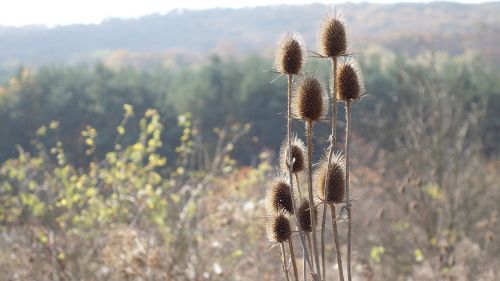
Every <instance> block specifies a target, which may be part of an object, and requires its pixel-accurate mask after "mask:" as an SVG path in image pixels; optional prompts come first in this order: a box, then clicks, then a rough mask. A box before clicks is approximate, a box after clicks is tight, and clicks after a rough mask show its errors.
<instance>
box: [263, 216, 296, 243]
mask: <svg viewBox="0 0 500 281" xmlns="http://www.w3.org/2000/svg"><path fill="white" fill-rule="evenodd" d="M267 235H268V237H269V239H270V240H271V241H273V242H276V243H283V242H285V241H288V240H289V239H290V238H291V237H292V229H291V227H290V220H288V218H287V217H286V216H285V215H284V214H282V213H280V214H276V215H274V216H273V217H272V218H271V221H270V222H269V223H268V226H267Z"/></svg>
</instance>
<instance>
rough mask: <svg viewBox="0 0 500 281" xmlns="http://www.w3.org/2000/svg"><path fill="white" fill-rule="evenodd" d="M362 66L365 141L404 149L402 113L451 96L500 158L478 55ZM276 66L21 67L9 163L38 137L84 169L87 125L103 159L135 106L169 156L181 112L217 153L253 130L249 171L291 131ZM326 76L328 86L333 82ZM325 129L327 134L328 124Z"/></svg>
mask: <svg viewBox="0 0 500 281" xmlns="http://www.w3.org/2000/svg"><path fill="white" fill-rule="evenodd" d="M360 59H361V66H362V69H363V73H364V76H365V82H366V94H367V95H366V99H370V101H369V102H363V101H361V102H360V105H359V106H356V107H355V112H354V114H357V115H359V117H358V118H356V119H355V120H357V123H358V124H355V126H354V131H355V134H356V135H358V136H361V137H363V138H365V139H366V140H368V141H370V142H375V143H377V144H379V145H380V146H382V147H383V148H384V149H387V150H393V149H395V147H396V144H397V142H398V140H399V139H401V138H404V136H402V135H401V131H399V130H398V127H401V126H402V125H404V124H400V123H398V122H399V121H398V120H401V118H400V117H401V114H404V111H402V110H401V108H405V107H411V106H412V96H414V95H415V94H417V93H418V92H419V91H428V90H429V89H434V90H436V91H437V92H439V91H446V92H452V93H454V94H455V95H456V96H457V97H459V98H460V99H462V100H466V101H468V102H466V103H464V104H465V105H466V106H465V108H463V110H465V111H467V110H471V107H480V108H482V109H483V111H481V112H484V114H483V119H482V120H484V121H482V122H481V123H480V125H479V126H480V128H479V129H480V131H481V136H482V141H483V144H482V145H483V151H485V153H487V155H495V154H498V152H500V147H499V146H498V143H500V90H499V89H500V72H499V71H498V70H499V69H498V66H495V65H493V64H491V65H490V64H488V63H486V62H484V61H482V60H481V58H478V57H473V56H470V57H454V58H449V57H448V56H445V55H439V54H428V55H422V56H420V57H418V58H412V59H410V58H406V57H404V56H398V55H394V54H391V53H389V52H387V51H384V50H376V49H373V50H371V51H368V52H366V53H364V54H363V55H362V56H360ZM311 60H315V61H314V62H313V63H311V64H310V65H311V69H309V71H311V72H313V73H314V72H315V71H317V70H318V69H319V68H322V67H324V68H327V67H329V64H328V61H326V60H324V61H323V60H320V59H311ZM271 66H272V61H270V60H268V59H265V58H262V57H257V56H253V57H248V58H246V59H242V60H238V59H221V58H219V57H212V58H211V59H210V60H209V61H207V62H206V63H203V64H202V65H191V66H186V67H184V68H181V69H176V70H169V69H167V68H155V69H151V70H147V71H144V70H138V69H134V68H122V69H119V70H116V69H111V68H108V67H106V66H104V65H102V64H97V65H95V66H92V67H76V66H47V67H42V68H39V69H37V70H35V71H30V70H29V69H20V70H19V71H18V72H17V74H16V75H14V76H12V77H11V78H10V79H8V81H7V82H5V83H3V84H1V85H0V134H1V135H2V140H1V141H0V159H1V160H5V159H7V158H9V157H13V156H15V155H17V151H16V145H19V146H21V147H22V148H23V149H24V150H27V151H30V150H33V149H34V147H33V146H32V145H31V141H32V140H34V139H38V141H40V142H42V143H43V142H45V143H47V144H49V143H55V142H57V141H60V142H61V143H62V144H64V147H65V150H66V153H67V154H68V157H69V159H70V161H73V162H74V163H76V164H82V163H84V160H82V159H84V158H85V157H84V155H85V147H84V145H83V143H84V137H83V136H82V135H81V132H82V131H84V130H86V128H87V127H86V126H87V125H90V126H91V127H92V128H95V129H96V132H97V136H96V148H97V150H96V155H97V156H102V153H104V151H109V149H110V148H112V146H113V145H114V142H115V139H116V135H117V131H116V128H117V126H119V125H120V123H121V121H122V119H123V105H124V104H130V105H132V106H133V107H134V111H135V112H136V116H137V118H140V116H142V115H143V113H144V112H145V111H146V110H147V109H148V108H155V109H157V110H158V112H159V114H160V116H161V122H162V124H164V127H165V130H164V131H163V133H162V134H163V135H162V140H163V143H164V146H163V147H162V153H165V154H166V155H167V156H173V155H174V154H175V153H174V148H175V147H177V145H178V140H179V137H180V136H181V134H182V131H181V130H180V129H179V128H178V127H177V126H176V123H177V116H178V115H179V114H183V113H186V112H190V113H191V115H192V118H193V122H194V125H195V127H196V129H197V130H199V132H201V134H200V135H201V137H202V139H203V143H205V144H207V145H208V146H209V147H208V149H215V147H210V146H212V145H213V146H215V142H216V134H215V133H214V128H223V127H226V126H231V124H234V123H249V124H251V125H252V129H251V131H250V136H251V137H250V138H248V139H247V140H244V141H243V144H242V145H240V146H239V147H237V148H236V150H235V152H234V155H233V156H234V157H236V158H237V159H238V160H240V161H242V162H243V163H250V162H251V161H252V160H253V159H254V157H256V155H257V154H258V152H260V151H262V149H264V148H267V149H272V150H276V149H277V148H278V147H279V145H280V143H281V141H282V140H281V136H282V135H283V134H284V130H285V128H284V127H283V124H284V122H282V120H281V118H277V115H278V116H282V117H283V118H285V115H284V112H285V109H284V108H282V105H283V104H285V99H286V96H285V93H286V83H285V81H284V79H283V78H279V77H278V76H277V74H275V73H274V72H273V71H272V69H271ZM321 73H327V71H324V72H321ZM322 78H323V81H328V80H327V77H322ZM273 80H275V81H274V82H273V84H271V82H272V81H273ZM432 87H434V88H432ZM415 106H419V105H418V104H415ZM450 106H451V104H450ZM52 121H57V122H59V123H58V130H57V133H54V134H53V135H51V136H43V138H42V136H41V134H40V130H39V129H40V128H41V127H42V126H48V125H49V124H50V123H51V122H52ZM129 124H130V125H127V126H128V127H127V128H126V129H127V134H126V135H125V136H124V137H125V139H124V140H123V141H124V142H125V143H126V142H127V141H130V142H132V141H133V140H135V139H136V137H137V134H138V133H139V128H138V127H137V125H134V124H136V123H135V122H130V123H129ZM134 126H135V127H134ZM321 126H324V127H325V128H324V129H327V128H326V127H327V126H326V124H325V125H320V127H321ZM37 132H38V134H37ZM325 135H326V134H325ZM127 138H129V139H127ZM319 141H326V140H319ZM100 153H101V154H100Z"/></svg>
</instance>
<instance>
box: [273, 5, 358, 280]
mask: <svg viewBox="0 0 500 281" xmlns="http://www.w3.org/2000/svg"><path fill="white" fill-rule="evenodd" d="M318 43H319V51H318V53H317V54H318V56H320V57H322V58H328V59H331V61H332V66H333V67H332V73H331V75H332V81H331V82H332V83H333V85H334V87H330V89H331V90H332V92H331V93H330V97H331V101H332V104H333V109H334V110H333V113H332V135H331V136H330V139H331V141H332V143H331V144H330V148H329V151H327V152H326V153H325V155H324V156H323V157H322V159H321V160H320V161H319V162H318V163H317V164H316V165H314V166H315V167H316V168H315V171H314V173H313V171H312V163H311V162H312V160H311V157H312V130H313V123H317V122H318V121H320V120H322V119H325V117H326V116H327V114H328V108H329V104H328V101H329V99H328V97H327V94H326V92H325V90H324V89H325V87H324V86H323V85H322V83H321V82H320V80H318V79H317V78H316V77H315V76H311V75H303V74H302V73H301V71H302V69H303V64H304V50H305V48H304V46H303V44H302V41H301V40H300V39H299V36H298V35H297V34H295V33H287V34H286V35H285V36H284V37H283V38H282V39H281V41H280V43H279V47H278V50H277V56H276V69H277V71H278V72H279V73H281V74H282V75H286V76H288V121H287V122H288V123H287V128H288V133H287V135H286V138H285V140H284V141H283V143H282V145H281V147H280V153H279V162H280V166H279V168H280V169H279V170H280V172H279V174H278V175H277V176H276V177H275V178H274V179H273V180H272V181H271V183H270V184H269V186H268V189H267V192H266V206H267V210H268V212H269V214H270V215H269V222H268V227H267V232H268V237H269V239H270V240H271V241H272V242H274V243H278V244H281V246H282V255H283V270H284V271H285V274H287V275H286V276H287V280H288V273H287V266H286V260H287V259H286V258H285V255H286V251H285V248H284V246H283V245H284V243H285V242H288V243H289V246H290V251H289V252H290V255H291V260H292V264H293V267H294V274H295V280H296V281H298V280H299V278H298V276H297V268H296V264H295V256H294V250H293V245H292V235H291V234H292V231H298V233H299V236H298V237H300V239H301V243H302V244H301V245H302V247H303V255H304V257H303V260H304V270H306V261H307V263H308V264H309V270H310V271H311V273H312V276H313V279H318V280H321V279H322V280H325V279H326V278H325V277H324V276H323V277H321V274H325V257H324V246H323V249H321V250H322V251H323V252H322V254H323V256H322V259H323V260H322V261H323V264H322V267H323V271H322V273H321V272H320V266H319V263H320V261H319V255H318V246H317V242H316V232H315V231H316V229H317V228H318V222H319V220H318V205H319V204H324V206H323V207H324V209H323V212H324V213H323V219H322V220H323V228H322V230H324V221H325V214H326V212H325V210H326V206H327V205H329V206H330V207H331V208H332V216H334V214H335V205H336V204H340V203H344V202H345V201H346V200H347V201H348V200H349V198H347V199H346V198H345V197H346V195H347V197H349V189H348V187H349V185H348V183H349V180H348V179H349V178H348V175H349V157H348V156H349V154H348V151H349V150H348V131H349V128H347V129H346V149H345V150H346V156H345V157H344V156H343V155H342V154H341V153H337V154H336V155H335V157H332V155H333V153H332V152H333V149H334V148H335V137H334V132H335V127H336V122H334V120H336V116H335V115H336V105H335V104H336V102H337V100H338V101H342V102H345V104H346V112H349V110H350V103H351V102H352V101H355V100H358V99H359V98H360V97H361V96H362V95H363V90H364V89H363V81H362V76H361V72H360V71H359V67H358V65H357V64H356V63H355V62H354V60H353V59H351V58H347V57H349V54H348V44H347V36H346V27H345V24H344V22H343V21H342V19H341V18H340V16H338V15H337V14H333V15H329V16H327V17H326V18H325V19H324V21H323V24H322V25H321V28H320V30H319V33H318ZM338 59H342V61H341V63H340V65H337V60H338ZM294 75H296V76H298V75H300V76H301V79H299V80H298V81H295V83H294V81H293V76H294ZM348 116H349V115H348V114H347V113H346V121H348V118H349V117H348ZM292 117H293V118H296V119H299V120H302V121H304V123H305V125H306V136H307V137H306V139H307V142H306V144H305V143H304V142H303V141H302V140H301V139H300V138H298V137H297V135H293V134H292V128H291V126H292ZM346 124H349V122H346ZM302 173H304V174H306V175H307V179H308V181H307V187H308V190H307V195H309V196H308V199H305V198H301V196H302V195H301V194H302V192H301V189H300V187H299V185H300V180H299V175H300V174H302ZM346 190H347V192H346ZM295 192H298V194H299V197H298V199H295V198H297V197H295V195H294V194H295ZM313 193H314V194H313ZM315 198H316V199H318V200H319V202H316V199H315ZM347 205H348V206H350V204H349V203H348V204H347ZM347 209H350V207H347ZM349 212H350V210H349ZM349 214H350V213H349ZM292 217H295V220H291V218H292ZM332 224H333V228H334V234H335V237H336V241H335V243H336V247H337V248H336V251H337V259H338V263H339V272H340V276H341V277H340V279H341V280H343V273H342V266H341V257H340V253H339V247H338V243H339V242H338V241H337V240H338V239H337V238H338V236H337V226H336V220H334V219H332ZM349 231H350V216H349ZM311 235H312V237H313V239H312V244H311V241H309V243H305V242H304V241H305V240H304V237H307V238H308V240H310V237H311ZM322 239H323V232H322ZM349 239H350V238H349ZM322 242H323V240H322ZM348 243H350V240H349V242H348ZM348 249H349V250H348V252H349V254H348V277H349V281H350V280H351V279H350V278H351V277H350V244H348ZM315 266H316V268H314V267H315ZM306 276H307V274H305V275H304V279H305V280H306V279H307V277H306Z"/></svg>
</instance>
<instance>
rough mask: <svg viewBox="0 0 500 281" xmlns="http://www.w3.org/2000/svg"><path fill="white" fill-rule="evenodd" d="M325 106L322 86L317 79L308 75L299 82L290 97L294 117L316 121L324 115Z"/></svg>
mask: <svg viewBox="0 0 500 281" xmlns="http://www.w3.org/2000/svg"><path fill="white" fill-rule="evenodd" d="M326 106H327V101H326V97H325V95H324V93H323V86H322V85H321V83H320V82H319V80H318V79H316V78H315V77H312V76H308V77H306V78H304V79H303V80H302V81H300V82H299V84H298V86H297V88H296V89H295V94H294V96H293V97H292V110H293V115H294V116H295V117H296V118H299V119H303V120H306V121H313V122H315V121H318V120H319V119H321V118H323V117H324V116H325V114H326V110H327V107H326Z"/></svg>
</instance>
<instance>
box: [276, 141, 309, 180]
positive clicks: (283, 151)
mask: <svg viewBox="0 0 500 281" xmlns="http://www.w3.org/2000/svg"><path fill="white" fill-rule="evenodd" d="M291 151H292V161H293V162H292V163H293V164H292V173H298V172H301V171H302V170H304V169H305V167H306V164H307V162H306V161H307V159H306V152H305V151H306V146H305V144H304V142H303V141H302V140H301V139H299V138H298V137H297V136H296V135H294V136H293V137H292V149H291ZM289 155H290V154H289V153H288V138H286V139H285V140H284V141H283V143H282V144H281V148H280V168H281V172H283V173H288V169H289V168H290V163H289V162H288V159H289Z"/></svg>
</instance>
